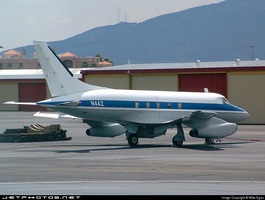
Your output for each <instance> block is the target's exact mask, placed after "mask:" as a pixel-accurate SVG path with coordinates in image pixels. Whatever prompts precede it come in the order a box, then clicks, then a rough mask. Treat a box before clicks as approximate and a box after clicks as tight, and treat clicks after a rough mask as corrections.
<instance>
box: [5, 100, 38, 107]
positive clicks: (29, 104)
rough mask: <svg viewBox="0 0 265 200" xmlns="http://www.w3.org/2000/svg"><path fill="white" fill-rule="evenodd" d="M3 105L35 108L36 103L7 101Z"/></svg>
mask: <svg viewBox="0 0 265 200" xmlns="http://www.w3.org/2000/svg"><path fill="white" fill-rule="evenodd" d="M4 104H10V105H28V106H36V105H37V104H36V102H16V101H7V102H4Z"/></svg>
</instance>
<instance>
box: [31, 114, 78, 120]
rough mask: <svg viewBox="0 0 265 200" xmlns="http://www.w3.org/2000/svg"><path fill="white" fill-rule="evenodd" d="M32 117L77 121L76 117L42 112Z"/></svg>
mask: <svg viewBox="0 0 265 200" xmlns="http://www.w3.org/2000/svg"><path fill="white" fill-rule="evenodd" d="M33 116H34V117H44V118H51V119H59V118H69V119H78V117H75V116H72V115H67V114H64V113H48V112H47V113H44V112H36V113H35V114H34V115H33Z"/></svg>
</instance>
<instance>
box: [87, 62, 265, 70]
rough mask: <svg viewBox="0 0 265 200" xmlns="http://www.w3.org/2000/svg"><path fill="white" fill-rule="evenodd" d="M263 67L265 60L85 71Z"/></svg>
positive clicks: (138, 66)
mask: <svg viewBox="0 0 265 200" xmlns="http://www.w3.org/2000/svg"><path fill="white" fill-rule="evenodd" d="M262 66H264V67H265V60H251V61H240V60H236V61H217V62H201V61H196V62H190V63H150V64H126V65H117V66H112V67H102V68H89V69H85V70H86V71H87V70H89V71H109V70H114V71H115V70H149V69H150V70H152V69H154V70H156V69H200V68H227V67H235V68H237V67H262Z"/></svg>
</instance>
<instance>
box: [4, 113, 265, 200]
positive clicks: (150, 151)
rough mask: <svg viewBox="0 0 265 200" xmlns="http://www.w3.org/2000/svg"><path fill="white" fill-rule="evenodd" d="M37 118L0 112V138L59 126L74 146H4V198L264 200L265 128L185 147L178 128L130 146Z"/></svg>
mask: <svg viewBox="0 0 265 200" xmlns="http://www.w3.org/2000/svg"><path fill="white" fill-rule="evenodd" d="M33 114H34V112H0V131H1V132H4V130H5V129H8V128H21V127H23V126H27V125H31V124H42V125H50V124H61V128H62V129H65V130H67V136H68V137H71V138H72V139H71V140H66V141H52V142H28V143H1V144H0V195H265V189H264V188H265V126H263V125H239V127H238V131H237V132H236V133H235V134H234V135H232V136H229V137H227V138H223V139H222V141H221V142H217V143H215V144H212V145H207V144H204V140H203V139H199V138H192V137H190V136H189V135H188V131H189V129H186V128H184V131H185V136H186V141H185V142H184V144H183V147H181V148H176V147H173V146H172V143H171V140H172V137H173V136H174V134H175V132H176V129H170V130H168V131H167V134H166V135H164V136H160V137H157V138H154V139H142V138H140V139H139V143H140V144H139V145H138V146H136V147H129V146H128V144H127V140H126V138H125V135H122V136H119V137H116V138H100V137H88V136H87V135H86V134H85V130H86V129H87V128H88V125H86V124H83V123H82V122H81V120H77V119H75V120H71V119H58V120H57V119H47V118H38V117H34V116H33ZM263 199H264V198H263Z"/></svg>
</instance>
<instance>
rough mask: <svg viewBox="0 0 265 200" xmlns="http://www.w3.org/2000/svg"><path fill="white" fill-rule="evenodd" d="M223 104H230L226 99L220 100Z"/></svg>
mask: <svg viewBox="0 0 265 200" xmlns="http://www.w3.org/2000/svg"><path fill="white" fill-rule="evenodd" d="M222 101H223V104H230V103H229V101H228V100H227V99H226V98H222Z"/></svg>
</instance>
